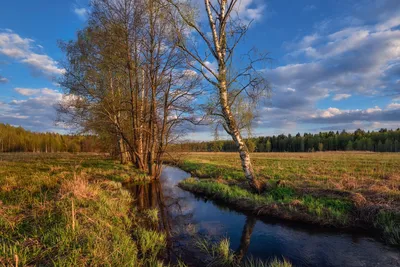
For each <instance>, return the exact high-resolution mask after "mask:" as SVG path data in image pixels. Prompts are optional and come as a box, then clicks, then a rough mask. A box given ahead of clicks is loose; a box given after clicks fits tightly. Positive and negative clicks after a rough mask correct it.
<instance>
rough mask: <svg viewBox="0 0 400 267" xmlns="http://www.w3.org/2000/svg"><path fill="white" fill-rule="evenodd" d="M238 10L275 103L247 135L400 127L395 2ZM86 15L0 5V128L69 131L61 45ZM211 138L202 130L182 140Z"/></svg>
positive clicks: (46, 4)
mask: <svg viewBox="0 0 400 267" xmlns="http://www.w3.org/2000/svg"><path fill="white" fill-rule="evenodd" d="M239 2H240V6H239V7H238V12H239V15H240V17H241V18H243V19H245V20H247V21H253V22H252V25H251V28H250V30H249V32H248V34H247V36H246V38H245V39H244V42H243V43H242V44H241V46H240V48H239V49H240V50H239V51H247V50H249V49H251V48H252V47H256V48H257V49H260V50H262V51H267V52H268V54H269V57H270V58H271V60H270V61H269V63H268V65H267V66H266V67H265V68H263V69H262V70H260V71H262V73H263V75H264V76H265V78H266V79H267V80H268V81H269V83H270V85H271V88H272V93H271V97H270V98H268V99H265V100H264V101H263V102H262V104H261V105H260V108H259V110H258V111H259V112H258V116H257V118H256V120H255V122H254V130H253V135H255V136H259V135H263V136H264V135H273V134H281V133H284V134H288V133H291V134H296V133H297V132H301V133H303V132H312V133H314V132H319V131H330V130H334V131H336V130H339V131H340V130H342V129H346V130H348V131H353V130H355V129H357V128H362V129H365V130H377V129H380V128H399V127H400V1H399V0H358V1H353V0H340V1H338V0H325V1H320V0H319V1H313V0H303V1H289V0H269V1H262V0H241V1H239ZM89 12H90V9H89V8H88V2H87V0H82V1H78V0H70V1H67V0H57V1H54V0H37V1H30V0H24V1H22V0H13V1H10V0H4V1H2V4H1V8H0V123H9V124H11V125H17V126H22V127H24V128H26V129H29V130H32V131H40V132H45V131H53V132H67V131H68V129H66V128H63V127H62V126H61V125H56V124H55V122H54V119H55V118H56V112H55V108H54V107H55V105H56V104H57V103H58V102H59V101H60V100H61V99H62V93H61V89H60V88H59V86H58V84H57V78H59V77H60V75H62V74H63V72H64V69H63V68H62V64H61V63H60V62H62V61H63V60H64V55H63V53H62V51H61V50H60V48H59V46H58V42H59V41H60V40H63V41H66V40H72V39H74V38H75V34H76V31H77V30H79V29H81V28H83V27H84V26H85V23H86V20H87V16H88V13H89ZM211 64H212V62H211ZM211 133H212V130H211V127H203V128H202V129H197V130H195V131H194V132H192V133H190V134H189V135H188V138H189V139H193V140H208V139H212V138H213V137H212V134H211ZM221 137H222V138H224V137H226V136H224V135H223V134H222V135H221Z"/></svg>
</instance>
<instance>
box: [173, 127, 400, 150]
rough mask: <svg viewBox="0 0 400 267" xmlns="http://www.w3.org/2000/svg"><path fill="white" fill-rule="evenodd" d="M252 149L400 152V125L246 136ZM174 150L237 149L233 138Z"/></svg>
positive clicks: (181, 146) (180, 146)
mask: <svg viewBox="0 0 400 267" xmlns="http://www.w3.org/2000/svg"><path fill="white" fill-rule="evenodd" d="M246 143H247V146H248V148H249V150H250V151H251V152H314V151H352V150H358V151H375V152H400V129H397V130H387V129H381V130H379V131H378V132H374V131H372V132H370V131H368V132H366V131H364V130H361V129H358V130H356V131H355V132H354V133H349V132H346V131H345V130H343V131H342V132H339V131H337V132H333V131H330V132H320V133H318V134H311V133H304V134H303V135H301V134H300V133H298V134H297V135H295V136H292V135H290V134H289V135H284V134H281V135H278V136H275V135H274V136H272V137H271V136H265V137H256V138H250V139H247V140H246ZM170 150H171V151H191V152H196V151H198V152H201V151H203V152H206V151H208V152H232V151H237V149H236V146H235V144H234V143H233V142H232V141H211V142H193V143H182V144H175V145H173V146H171V148H170Z"/></svg>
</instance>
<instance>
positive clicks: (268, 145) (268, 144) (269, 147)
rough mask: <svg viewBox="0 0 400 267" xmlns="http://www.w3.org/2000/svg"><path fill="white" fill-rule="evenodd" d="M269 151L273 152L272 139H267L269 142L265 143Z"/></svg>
mask: <svg viewBox="0 0 400 267" xmlns="http://www.w3.org/2000/svg"><path fill="white" fill-rule="evenodd" d="M265 147H266V150H267V152H271V149H272V146H271V140H269V138H268V140H267V143H266V145H265Z"/></svg>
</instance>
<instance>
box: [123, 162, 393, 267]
mask: <svg viewBox="0 0 400 267" xmlns="http://www.w3.org/2000/svg"><path fill="white" fill-rule="evenodd" d="M188 177H190V174H189V173H187V172H184V171H182V170H181V169H179V168H176V167H170V166H164V168H163V171H162V175H161V177H160V181H159V182H153V183H147V184H131V185H129V186H128V187H129V190H130V191H131V193H132V194H133V196H134V197H135V198H136V204H137V207H138V209H148V208H156V209H158V210H159V215H160V223H159V224H160V225H159V227H160V230H163V231H166V233H167V235H168V237H169V238H168V240H170V242H169V248H170V249H169V251H170V255H169V256H170V257H169V260H171V261H172V262H173V261H174V260H176V259H177V258H179V257H181V258H182V259H183V260H184V261H185V262H187V263H188V264H189V266H203V264H204V263H203V262H202V260H203V259H204V254H202V252H200V251H199V249H198V248H197V246H196V240H197V239H198V238H199V237H207V238H209V239H211V240H212V241H218V240H220V239H221V238H229V240H230V245H231V249H232V250H234V251H235V252H236V253H237V255H240V256H243V257H244V258H245V257H253V258H256V259H261V260H269V259H273V258H279V259H282V257H284V258H286V259H287V260H289V261H290V262H291V263H292V264H293V266H400V251H399V249H398V248H395V247H391V246H387V245H385V244H383V243H382V242H380V241H378V240H376V239H375V238H373V237H372V236H369V235H368V234H367V233H365V232H356V233H353V232H352V233H349V232H348V231H347V232H346V231H342V230H338V229H329V228H322V227H318V226H315V225H305V224H300V223H293V222H290V223H288V222H284V221H281V220H276V219H275V220H272V219H271V220H270V219H265V218H263V219H262V220H261V219H260V218H256V217H254V216H252V215H251V214H243V213H239V212H236V211H234V210H232V209H230V208H228V207H226V206H224V205H222V204H221V203H218V202H215V201H210V200H207V199H205V198H202V197H199V196H196V195H194V194H192V193H190V192H186V191H184V190H182V189H180V188H179V187H178V186H177V184H178V183H179V181H181V180H183V179H185V178H188Z"/></svg>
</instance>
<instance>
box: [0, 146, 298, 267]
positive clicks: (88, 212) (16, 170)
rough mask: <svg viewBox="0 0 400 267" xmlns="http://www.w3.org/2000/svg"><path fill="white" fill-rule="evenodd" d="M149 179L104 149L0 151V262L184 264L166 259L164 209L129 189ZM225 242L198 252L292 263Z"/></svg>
mask: <svg viewBox="0 0 400 267" xmlns="http://www.w3.org/2000/svg"><path fill="white" fill-rule="evenodd" d="M146 182H149V178H148V176H147V175H146V174H144V173H142V172H139V171H138V170H135V169H134V168H133V167H132V165H121V164H119V162H118V161H115V160H113V159H110V158H109V157H108V156H107V155H105V154H95V153H78V154H72V153H0V266H159V267H161V266H186V265H185V263H184V262H182V261H181V260H180V259H179V258H178V259H176V260H174V262H173V263H170V262H169V258H168V245H167V244H168V242H169V241H168V237H167V234H166V233H165V232H163V231H160V230H159V223H160V218H159V216H160V215H159V211H158V210H157V209H140V208H139V207H138V206H137V205H136V199H135V198H134V197H133V195H132V194H131V193H130V192H129V191H128V189H127V187H126V186H125V184H126V183H141V184H142V183H146ZM227 244H229V241H228V240H225V239H224V240H221V242H220V243H217V244H213V243H209V244H206V243H204V242H202V243H201V246H200V245H199V249H206V250H207V252H210V251H212V253H210V254H209V255H207V257H208V258H209V261H210V262H211V263H215V262H218V266H222V265H223V266H249V267H251V266H272V267H283V266H291V264H290V263H288V262H280V261H277V260H273V261H271V262H269V263H265V262H262V261H257V260H253V259H249V260H247V261H244V262H243V263H240V262H238V261H237V260H236V256H235V254H234V252H233V251H232V250H230V249H229V245H227ZM194 245H196V244H194ZM221 260H223V261H221ZM221 264H222V265H221ZM210 266H211V265H210Z"/></svg>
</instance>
